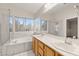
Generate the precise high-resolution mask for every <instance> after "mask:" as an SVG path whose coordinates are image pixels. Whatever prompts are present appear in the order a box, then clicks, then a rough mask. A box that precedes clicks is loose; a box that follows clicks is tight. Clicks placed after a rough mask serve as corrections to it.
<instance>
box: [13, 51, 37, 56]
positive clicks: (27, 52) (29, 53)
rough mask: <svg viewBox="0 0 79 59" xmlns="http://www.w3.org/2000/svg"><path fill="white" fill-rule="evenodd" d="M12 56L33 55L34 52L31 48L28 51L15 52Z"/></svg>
mask: <svg viewBox="0 0 79 59" xmlns="http://www.w3.org/2000/svg"><path fill="white" fill-rule="evenodd" d="M14 56H35V54H34V53H33V51H32V50H30V51H26V52H23V53H20V54H16V55H14Z"/></svg>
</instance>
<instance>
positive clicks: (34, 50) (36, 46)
mask: <svg viewBox="0 0 79 59" xmlns="http://www.w3.org/2000/svg"><path fill="white" fill-rule="evenodd" d="M37 43H38V40H37V39H36V38H34V37H33V39H32V50H33V52H34V53H35V55H38V54H37V50H38V44H37Z"/></svg>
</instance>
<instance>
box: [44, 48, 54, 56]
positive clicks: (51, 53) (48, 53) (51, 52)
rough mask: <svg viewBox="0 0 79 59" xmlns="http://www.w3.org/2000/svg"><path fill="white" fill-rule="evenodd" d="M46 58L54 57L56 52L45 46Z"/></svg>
mask: <svg viewBox="0 0 79 59" xmlns="http://www.w3.org/2000/svg"><path fill="white" fill-rule="evenodd" d="M44 56H54V51H53V50H52V49H51V48H49V47H47V46H45V49H44Z"/></svg>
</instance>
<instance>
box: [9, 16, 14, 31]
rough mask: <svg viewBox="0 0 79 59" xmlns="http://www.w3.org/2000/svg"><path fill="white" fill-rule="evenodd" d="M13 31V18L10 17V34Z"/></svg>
mask: <svg viewBox="0 0 79 59" xmlns="http://www.w3.org/2000/svg"><path fill="white" fill-rule="evenodd" d="M12 31H13V17H12V16H9V32H12Z"/></svg>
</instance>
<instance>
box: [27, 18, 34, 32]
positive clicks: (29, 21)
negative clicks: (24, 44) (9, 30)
mask: <svg viewBox="0 0 79 59" xmlns="http://www.w3.org/2000/svg"><path fill="white" fill-rule="evenodd" d="M32 25H33V19H31V18H26V19H25V30H26V31H32Z"/></svg>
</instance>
